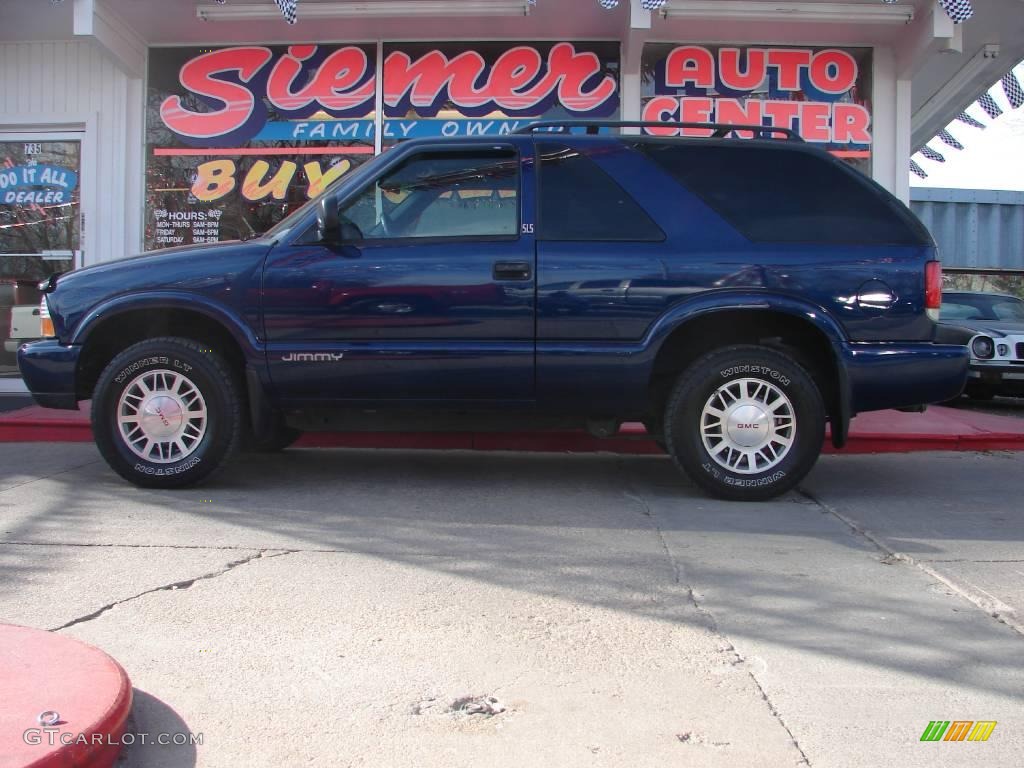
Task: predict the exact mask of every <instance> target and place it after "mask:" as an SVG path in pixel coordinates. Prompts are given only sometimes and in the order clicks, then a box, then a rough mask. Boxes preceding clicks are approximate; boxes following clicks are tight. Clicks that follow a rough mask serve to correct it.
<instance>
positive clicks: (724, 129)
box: [516, 120, 803, 141]
mask: <svg viewBox="0 0 1024 768" xmlns="http://www.w3.org/2000/svg"><path fill="white" fill-rule="evenodd" d="M573 128H586V129H587V135H590V136H592V135H594V134H596V133H597V132H598V131H600V130H601V129H602V128H703V129H705V130H711V131H714V133H713V134H712V135H711V136H708V137H707V138H709V139H724V138H725V137H726V136H728V135H729V134H730V133H732V132H733V131H750V132H752V133H753V134H755V135H756V136H757V137H758V138H773V137H774V136H775V135H779V136H781V137H782V139H781V140H783V141H803V139H802V138H800V134H798V133H797V132H796V131H794V130H792V129H791V128H779V127H776V126H774V125H732V124H729V123H679V122H672V121H667V122H659V121H652V120H538V121H537V122H534V123H530V124H529V125H524V126H523V127H522V128H520V129H518V130H517V131H516V133H539V132H541V131H543V132H550V133H570V132H571V131H572V129H573Z"/></svg>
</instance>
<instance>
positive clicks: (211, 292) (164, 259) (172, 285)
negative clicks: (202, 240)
mask: <svg viewBox="0 0 1024 768" xmlns="http://www.w3.org/2000/svg"><path fill="white" fill-rule="evenodd" d="M273 244H274V241H273V240H267V239H256V240H246V241H245V242H242V241H230V242H224V243H209V244H203V245H192V246H179V247H177V248H167V249H165V250H162V251H152V252H150V253H144V254H142V255H140V256H133V257H131V258H127V259H118V260H117V261H108V262H104V263H102V264H96V265H94V266H91V267H86V268H84V269H78V270H75V271H74V272H67V273H65V274H63V275H61V276H59V277H58V278H57V279H56V280H51V281H50V288H51V290H50V291H49V292H48V294H47V297H48V298H47V301H48V303H49V306H50V315H51V317H52V318H53V320H54V326H55V329H56V331H57V334H58V336H59V337H60V338H61V339H62V340H64V341H66V340H67V339H68V338H70V337H71V333H72V331H73V330H74V329H75V328H76V327H77V326H78V324H79V323H80V322H81V321H82V320H83V319H84V318H85V317H86V315H87V314H88V313H89V312H90V311H93V310H94V309H95V308H97V307H99V306H101V305H103V304H104V303H106V302H111V301H115V300H123V299H125V298H126V297H132V296H140V295H144V294H153V293H161V292H162V293H163V294H167V293H175V294H178V295H183V294H198V295H201V296H203V297H205V298H207V299H210V300H213V301H217V302H219V303H221V304H225V305H232V306H234V307H235V308H236V310H237V311H238V312H239V313H242V312H243V311H244V310H243V307H244V305H245V303H246V301H248V300H249V298H251V296H250V295H258V289H259V278H260V274H261V269H262V265H263V261H264V259H265V258H266V255H267V253H268V251H269V250H270V248H271V247H273ZM254 291H255V293H254ZM247 297H248V298H247Z"/></svg>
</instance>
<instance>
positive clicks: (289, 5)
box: [213, 0, 299, 24]
mask: <svg viewBox="0 0 1024 768" xmlns="http://www.w3.org/2000/svg"><path fill="white" fill-rule="evenodd" d="M213 2H215V3H217V4H218V5H224V3H226V2H227V0H213ZM274 2H275V3H277V7H278V8H280V9H281V15H282V16H284V20H285V21H287V22H288V23H289V24H294V23H295V20H296V18H297V15H296V13H297V11H298V7H299V0H274Z"/></svg>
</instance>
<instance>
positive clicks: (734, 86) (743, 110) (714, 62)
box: [643, 45, 872, 158]
mask: <svg viewBox="0 0 1024 768" xmlns="http://www.w3.org/2000/svg"><path fill="white" fill-rule="evenodd" d="M644 74H645V83H644V97H645V98H644V102H643V119H644V120H651V121H682V122H719V123H737V124H738V123H746V124H753V125H769V126H778V127H781V128H789V129H791V130H794V131H796V132H798V133H799V134H800V136H801V137H803V139H804V140H805V141H809V142H814V143H817V144H824V145H827V147H828V148H829V149H832V150H834V151H836V153H837V154H841V156H844V157H853V158H867V157H869V156H870V145H871V143H872V138H871V112H870V109H869V105H870V51H869V50H867V49H841V48H790V47H761V46H757V47H738V46H702V45H678V46H667V45H649V46H647V47H646V48H645V49H644ZM648 132H649V133H652V134H661V135H680V134H681V135H685V136H702V135H703V136H706V135H708V133H709V132H708V131H706V130H700V129H689V128H682V129H677V128H669V127H666V128H653V129H648Z"/></svg>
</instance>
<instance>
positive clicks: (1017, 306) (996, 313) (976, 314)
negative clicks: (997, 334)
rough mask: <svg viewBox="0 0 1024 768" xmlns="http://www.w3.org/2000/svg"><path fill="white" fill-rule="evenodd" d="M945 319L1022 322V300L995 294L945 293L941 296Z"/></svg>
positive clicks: (1023, 311)
mask: <svg viewBox="0 0 1024 768" xmlns="http://www.w3.org/2000/svg"><path fill="white" fill-rule="evenodd" d="M942 317H943V319H945V320H1004V321H1007V322H1014V323H1024V301H1021V300H1020V299H1017V298H1014V297H1013V296H998V295H995V294H991V295H986V294H971V293H947V294H946V295H945V296H943V298H942Z"/></svg>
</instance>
